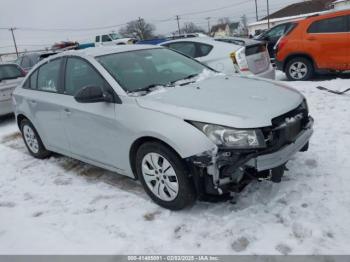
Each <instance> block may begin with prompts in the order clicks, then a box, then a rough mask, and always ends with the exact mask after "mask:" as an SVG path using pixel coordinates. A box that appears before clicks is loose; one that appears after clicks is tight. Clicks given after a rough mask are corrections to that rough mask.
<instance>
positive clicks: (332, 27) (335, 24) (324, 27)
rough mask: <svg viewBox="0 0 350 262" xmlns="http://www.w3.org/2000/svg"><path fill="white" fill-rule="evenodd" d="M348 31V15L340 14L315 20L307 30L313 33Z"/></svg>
mask: <svg viewBox="0 0 350 262" xmlns="http://www.w3.org/2000/svg"><path fill="white" fill-rule="evenodd" d="M347 31H348V22H347V17H346V16H338V17H333V18H328V19H324V20H320V21H316V22H313V23H312V24H311V25H310V27H309V29H308V30H307V32H308V33H311V34H320V33H342V32H347Z"/></svg>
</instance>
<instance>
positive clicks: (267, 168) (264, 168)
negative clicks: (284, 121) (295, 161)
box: [187, 117, 314, 195]
mask: <svg viewBox="0 0 350 262" xmlns="http://www.w3.org/2000/svg"><path fill="white" fill-rule="evenodd" d="M313 123H314V121H313V119H312V117H309V118H308V122H307V124H306V125H305V126H304V127H303V128H302V130H301V131H300V132H299V134H298V135H297V136H296V137H295V138H294V140H293V141H292V142H290V143H288V144H286V145H284V146H281V147H279V148H277V149H276V148H267V149H264V150H260V151H247V150H246V151H244V150H231V151H225V152H223V151H220V150H218V151H216V152H206V153H204V154H202V155H198V156H193V157H190V158H189V159H187V162H188V163H189V166H190V168H191V174H192V175H193V179H194V182H195V185H196V188H197V192H198V193H199V195H208V194H209V195H222V194H224V193H229V192H237V191H238V192H239V191H241V190H242V189H243V188H244V186H246V185H247V184H248V183H249V182H250V181H252V180H253V179H259V178H271V177H272V176H273V175H274V172H275V173H277V174H276V175H277V176H279V178H277V179H271V180H272V181H275V182H278V181H280V177H282V175H283V172H284V168H285V164H286V163H287V162H288V161H289V160H290V159H291V158H292V157H293V156H294V155H295V154H296V153H297V152H299V151H306V150H307V147H308V142H309V140H310V138H311V136H312V134H313Z"/></svg>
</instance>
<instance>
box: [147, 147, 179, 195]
mask: <svg viewBox="0 0 350 262" xmlns="http://www.w3.org/2000/svg"><path fill="white" fill-rule="evenodd" d="M142 175H143V178H144V180H145V182H146V184H147V187H148V188H149V189H150V190H151V191H152V193H153V194H154V195H155V196H156V197H158V198H159V199H161V200H163V201H172V200H174V199H175V198H176V197H177V195H178V191H179V182H178V178H177V176H176V172H175V169H174V168H173V166H172V165H171V164H170V162H169V161H168V160H167V159H166V158H165V157H163V156H161V155H160V154H158V153H148V154H146V155H145V156H144V157H143V159H142Z"/></svg>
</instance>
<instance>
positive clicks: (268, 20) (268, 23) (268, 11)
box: [266, 0, 270, 29]
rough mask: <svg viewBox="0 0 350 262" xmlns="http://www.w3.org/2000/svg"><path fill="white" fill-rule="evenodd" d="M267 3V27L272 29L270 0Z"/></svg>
mask: <svg viewBox="0 0 350 262" xmlns="http://www.w3.org/2000/svg"><path fill="white" fill-rule="evenodd" d="M266 3H267V28H268V29H270V4H269V0H266Z"/></svg>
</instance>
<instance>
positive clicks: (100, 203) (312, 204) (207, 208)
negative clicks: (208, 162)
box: [0, 73, 350, 254]
mask: <svg viewBox="0 0 350 262" xmlns="http://www.w3.org/2000/svg"><path fill="white" fill-rule="evenodd" d="M278 77H279V78H280V79H282V80H284V79H285V77H284V76H283V75H282V74H281V73H279V75H278ZM283 83H286V82H285V81H283ZM288 84H290V85H291V86H292V87H294V88H296V89H298V90H300V91H301V92H302V93H303V94H305V96H306V97H307V99H308V102H309V107H310V111H311V114H312V115H313V117H314V118H315V134H314V136H313V138H312V141H311V144H310V150H309V151H308V152H306V153H298V154H297V155H296V156H295V157H294V158H293V159H292V161H290V163H289V164H288V168H289V171H287V172H286V174H285V176H284V178H283V181H282V183H280V184H272V183H270V182H262V183H252V184H251V185H250V186H248V187H247V188H246V189H245V190H244V191H243V192H242V194H241V195H240V197H239V198H238V202H237V204H231V203H229V202H222V203H205V202H198V203H197V204H196V205H195V206H194V207H192V208H190V209H186V210H183V211H180V212H172V211H168V210H165V209H162V208H161V207H159V206H157V205H156V204H154V203H153V202H152V201H151V200H150V199H149V198H148V196H147V195H146V194H145V193H144V191H143V189H142V187H141V185H140V184H139V183H138V182H135V181H133V180H131V179H129V178H126V177H122V176H119V175H117V174H114V173H111V172H108V171H105V170H102V169H100V168H96V167H93V166H90V165H88V164H84V163H81V162H79V161H76V160H73V159H70V158H67V157H64V156H59V155H54V156H52V157H51V158H50V159H47V160H38V159H34V158H33V157H31V156H30V155H29V154H28V153H27V150H26V148H25V146H24V144H23V142H22V139H21V137H20V135H19V133H18V130H17V126H16V124H15V122H14V119H13V118H4V119H1V122H0V167H1V171H0V221H1V222H0V254H142V253H154V254H155V253H162V254H202V253H205V254H348V253H349V240H350V223H349V217H350V190H349V185H350V175H349V170H350V161H349V155H350V121H349V120H350V106H349V104H350V94H347V95H342V96H340V95H335V94H331V93H329V92H325V91H321V90H318V89H316V86H319V85H321V86H324V87H327V88H330V89H333V90H344V89H346V88H347V87H348V86H349V85H350V79H329V78H328V79H325V80H324V79H320V80H318V81H310V82H295V83H288Z"/></svg>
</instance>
